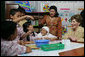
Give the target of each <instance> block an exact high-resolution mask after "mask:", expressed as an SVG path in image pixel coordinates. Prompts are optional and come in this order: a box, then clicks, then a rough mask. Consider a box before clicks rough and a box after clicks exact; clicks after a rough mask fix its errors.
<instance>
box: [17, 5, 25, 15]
mask: <svg viewBox="0 0 85 57" xmlns="http://www.w3.org/2000/svg"><path fill="white" fill-rule="evenodd" d="M18 10H19V11H20V12H22V13H24V14H25V13H26V12H25V9H24V8H22V7H21V6H19V7H18Z"/></svg>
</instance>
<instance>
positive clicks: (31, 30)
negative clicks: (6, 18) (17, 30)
mask: <svg viewBox="0 0 85 57" xmlns="http://www.w3.org/2000/svg"><path fill="white" fill-rule="evenodd" d="M23 30H24V32H29V35H28V36H27V38H26V40H27V41H34V39H35V37H36V36H37V33H36V32H34V28H33V25H31V24H30V23H29V22H26V23H24V24H23Z"/></svg>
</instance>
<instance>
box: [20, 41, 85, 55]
mask: <svg viewBox="0 0 85 57" xmlns="http://www.w3.org/2000/svg"><path fill="white" fill-rule="evenodd" d="M57 42H58V41H52V42H50V44H54V43H57ZM28 45H29V44H28ZM18 56H84V43H76V42H71V43H70V45H68V46H65V48H64V49H62V50H53V51H43V50H41V49H33V50H32V52H31V53H26V54H20V55H18Z"/></svg>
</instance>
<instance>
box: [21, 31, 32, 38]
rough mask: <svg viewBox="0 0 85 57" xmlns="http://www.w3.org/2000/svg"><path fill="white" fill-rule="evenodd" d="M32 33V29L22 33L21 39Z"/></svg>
mask: <svg viewBox="0 0 85 57" xmlns="http://www.w3.org/2000/svg"><path fill="white" fill-rule="evenodd" d="M31 33H32V31H28V32H27V33H25V34H24V35H22V36H21V39H23V38H25V37H27V36H28V35H30V34H31Z"/></svg>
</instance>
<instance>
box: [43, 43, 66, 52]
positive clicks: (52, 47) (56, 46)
mask: <svg viewBox="0 0 85 57" xmlns="http://www.w3.org/2000/svg"><path fill="white" fill-rule="evenodd" d="M41 49H42V50H43V51H51V50H60V49H64V44H61V43H56V44H47V45H41Z"/></svg>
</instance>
